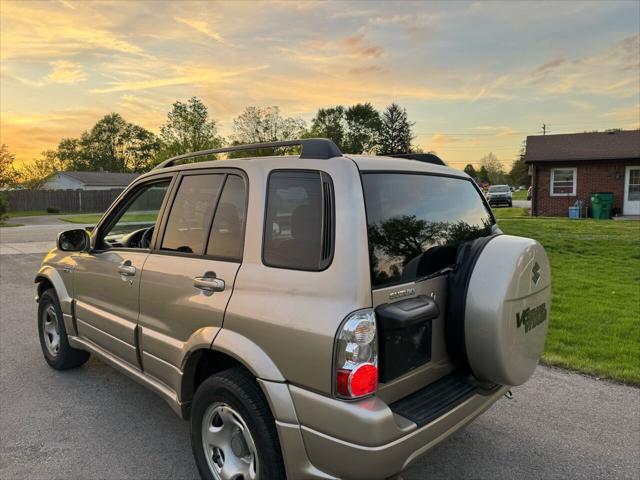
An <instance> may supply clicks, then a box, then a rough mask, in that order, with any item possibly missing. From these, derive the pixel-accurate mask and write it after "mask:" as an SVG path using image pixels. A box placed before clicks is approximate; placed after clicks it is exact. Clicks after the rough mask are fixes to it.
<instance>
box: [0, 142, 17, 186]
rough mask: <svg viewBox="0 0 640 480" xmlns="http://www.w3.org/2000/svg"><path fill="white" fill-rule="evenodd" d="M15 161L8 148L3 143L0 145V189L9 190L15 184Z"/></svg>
mask: <svg viewBox="0 0 640 480" xmlns="http://www.w3.org/2000/svg"><path fill="white" fill-rule="evenodd" d="M15 159H16V157H15V155H13V154H12V153H11V152H10V151H9V147H7V146H6V145H5V144H4V143H3V144H2V145H0V188H10V187H13V186H14V185H15V184H16V180H17V171H16V167H15V165H14V162H15Z"/></svg>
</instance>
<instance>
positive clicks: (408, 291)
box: [389, 288, 416, 300]
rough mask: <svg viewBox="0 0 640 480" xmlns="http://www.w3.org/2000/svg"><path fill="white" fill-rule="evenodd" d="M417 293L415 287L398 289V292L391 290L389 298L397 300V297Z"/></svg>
mask: <svg viewBox="0 0 640 480" xmlns="http://www.w3.org/2000/svg"><path fill="white" fill-rule="evenodd" d="M415 294H416V289H415V288H405V289H404V290H398V291H397V292H391V293H390V294H389V300H395V299H396V298H402V297H409V296H411V295H415Z"/></svg>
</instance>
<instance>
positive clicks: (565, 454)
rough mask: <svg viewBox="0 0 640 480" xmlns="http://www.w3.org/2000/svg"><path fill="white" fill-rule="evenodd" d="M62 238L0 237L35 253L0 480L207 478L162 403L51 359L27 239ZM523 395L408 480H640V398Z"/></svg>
mask: <svg viewBox="0 0 640 480" xmlns="http://www.w3.org/2000/svg"><path fill="white" fill-rule="evenodd" d="M54 227H56V228H51V227H40V228H32V227H14V228H7V229H0V242H3V245H4V246H6V245H7V243H14V244H15V243H21V244H25V243H32V247H33V248H32V251H31V252H26V253H20V252H10V251H8V250H5V251H3V252H2V253H1V254H0V365H1V368H0V432H2V434H1V435H0V442H1V443H0V478H2V479H33V478H83V479H87V478H90V479H94V478H95V479H98V478H100V479H194V478H197V471H196V468H195V465H194V462H193V459H192V456H191V450H190V441H189V427H188V424H187V423H186V422H183V421H182V420H180V419H179V418H178V417H176V416H175V414H174V413H173V412H172V411H171V410H170V408H169V407H168V406H167V405H166V404H165V403H164V401H162V400H161V399H160V398H159V397H157V396H156V395H154V394H153V393H151V392H149V391H147V390H146V389H144V388H143V387H141V386H140V385H138V384H136V383H134V382H133V381H132V380H129V379H128V378H127V377H125V376H124V375H121V374H120V373H118V372H116V371H115V370H113V369H111V368H110V367H108V366H106V365H105V364H103V363H102V362H100V361H99V360H96V359H95V358H92V359H90V360H89V362H88V363H87V364H85V365H84V366H83V367H81V368H79V369H77V370H71V371H66V372H57V371H54V370H52V369H51V368H49V367H48V366H47V365H46V363H45V362H44V360H43V359H42V354H41V352H40V346H39V343H38V339H37V330H36V304H35V302H34V301H33V295H34V288H33V284H32V280H33V275H34V272H35V271H36V269H37V267H38V265H39V263H40V260H41V258H42V252H37V251H36V250H38V248H36V244H35V243H34V242H29V241H28V239H29V238H36V239H38V240H37V241H38V242H42V243H41V245H42V247H40V250H42V249H43V248H44V245H45V244H46V245H51V244H53V238H54V235H55V233H57V231H58V230H59V229H60V228H59V226H55V225H54ZM18 229H20V231H18V232H15V231H16V230H18ZM9 232H10V233H11V235H8V234H9ZM14 232H15V233H18V237H14ZM20 232H21V233H20ZM6 239H10V240H12V242H6ZM16 239H17V240H20V241H18V242H16ZM22 248H25V247H22ZM42 251H44V250H42ZM513 392H514V396H515V397H514V399H513V400H507V399H502V400H500V401H499V402H498V403H497V404H496V405H494V406H493V407H492V408H491V409H490V410H489V411H488V412H487V413H485V414H484V415H482V416H481V417H480V418H478V419H477V420H476V421H475V422H474V423H472V424H471V425H469V426H468V427H466V428H465V429H463V430H461V431H459V432H458V433H456V434H455V435H453V436H452V437H451V438H449V439H448V440H446V441H445V442H444V443H442V444H440V445H439V446H437V447H436V448H434V449H433V450H431V451H430V452H428V453H427V454H426V455H425V456H423V457H421V458H420V459H419V460H418V462H417V463H416V464H414V465H413V466H412V467H411V468H410V469H409V470H407V471H406V472H404V473H403V474H402V478H404V479H405V480H418V479H424V480H426V479H429V480H431V479H451V478H465V479H479V478H482V479H484V478H504V479H513V478H518V479H540V478H558V479H565V478H584V479H593V478H603V479H605V478H606V479H610V478H635V479H637V478H638V476H639V472H640V426H639V422H640V390H639V389H636V388H632V387H626V386H621V385H616V384H612V383H608V382H604V381H598V380H595V379H591V378H586V377H583V376H581V375H576V374H572V373H567V372H564V371H561V370H555V369H549V368H544V367H539V368H538V370H537V372H536V374H535V375H534V377H533V378H532V380H530V381H529V382H528V383H527V384H526V385H524V386H522V387H518V388H515V389H514V391H513ZM345 461H348V459H345Z"/></svg>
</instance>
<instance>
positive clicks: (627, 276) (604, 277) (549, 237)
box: [494, 208, 640, 385]
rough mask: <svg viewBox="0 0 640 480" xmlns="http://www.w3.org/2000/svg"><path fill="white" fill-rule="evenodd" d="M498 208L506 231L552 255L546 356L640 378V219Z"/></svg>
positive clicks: (634, 380)
mask: <svg viewBox="0 0 640 480" xmlns="http://www.w3.org/2000/svg"><path fill="white" fill-rule="evenodd" d="M494 213H495V215H496V217H497V219H498V224H499V225H500V227H501V228H502V230H503V231H504V232H505V233H507V234H512V235H521V236H524V237H531V238H535V239H536V240H538V241H539V242H540V243H541V244H542V245H544V247H545V249H546V251H547V254H548V255H549V260H550V262H551V273H552V290H553V294H552V295H553V296H552V301H551V318H550V322H549V335H548V337H547V344H546V348H545V352H544V355H543V361H544V363H547V364H549V365H557V366H560V367H565V368H569V369H572V370H578V371H580V372H584V373H587V374H590V375H594V376H597V377H606V378H611V379H613V380H617V381H620V382H625V383H630V384H635V385H640V222H635V221H613V220H569V219H567V218H535V217H534V218H532V217H529V216H528V214H527V210H526V209H521V208H510V209H496V210H494Z"/></svg>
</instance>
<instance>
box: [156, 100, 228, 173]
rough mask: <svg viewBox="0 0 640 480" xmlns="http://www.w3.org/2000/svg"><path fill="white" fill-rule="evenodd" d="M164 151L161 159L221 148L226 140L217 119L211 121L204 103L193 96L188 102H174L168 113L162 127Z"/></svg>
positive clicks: (159, 157) (160, 155)
mask: <svg viewBox="0 0 640 480" xmlns="http://www.w3.org/2000/svg"><path fill="white" fill-rule="evenodd" d="M160 138H161V140H162V151H161V152H160V154H159V155H158V160H163V159H165V158H169V157H172V156H175V155H180V154H183V153H189V152H196V151H198V150H208V149H212V148H220V147H221V146H222V144H223V139H222V138H221V137H219V136H218V129H217V127H216V121H215V120H209V111H208V109H207V107H206V105H205V104H204V103H202V101H201V100H200V99H199V98H197V97H191V98H190V99H189V100H188V101H187V102H185V103H183V102H180V101H177V102H175V103H174V104H173V105H172V106H171V110H170V111H169V113H168V114H167V122H166V123H165V124H164V125H162V126H161V127H160Z"/></svg>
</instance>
